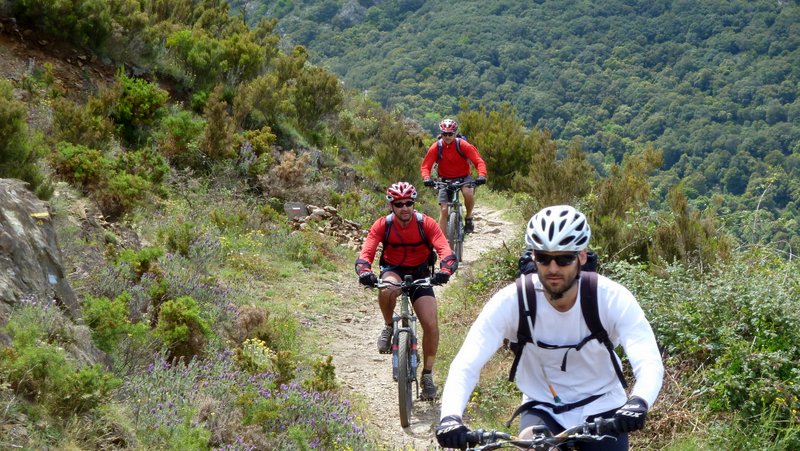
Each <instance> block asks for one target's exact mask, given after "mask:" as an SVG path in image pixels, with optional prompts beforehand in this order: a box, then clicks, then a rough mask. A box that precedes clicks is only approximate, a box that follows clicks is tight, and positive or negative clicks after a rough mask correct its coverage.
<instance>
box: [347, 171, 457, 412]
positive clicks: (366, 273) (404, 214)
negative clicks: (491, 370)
mask: <svg viewBox="0 0 800 451" xmlns="http://www.w3.org/2000/svg"><path fill="white" fill-rule="evenodd" d="M416 198H417V190H416V189H415V188H414V186H413V185H411V184H410V183H406V182H397V183H395V184H393V185H392V186H390V187H389V189H388V190H386V199H387V200H388V201H389V209H390V210H391V213H390V214H389V215H387V216H383V217H380V218H378V220H376V221H375V222H374V223H373V224H372V227H370V229H369V234H368V235H367V238H366V239H365V240H364V245H363V246H362V247H361V252H360V253H359V255H358V258H357V259H356V274H358V281H359V282H360V283H361V284H362V285H366V286H370V287H371V286H375V284H376V283H377V282H378V278H377V276H375V273H373V272H372V261H373V260H374V259H375V253H376V251H377V249H378V245H379V244H381V243H383V253H382V254H381V257H380V277H381V279H388V280H393V281H395V282H402V280H403V277H405V275H406V274H410V275H411V276H412V277H413V278H414V279H422V278H425V277H429V276H431V272H430V268H429V266H430V263H429V258H430V257H431V252H433V250H434V249H435V252H436V254H438V256H439V260H440V262H441V263H440V265H439V270H438V271H436V273H434V274H433V277H431V282H432V283H433V284H435V285H443V284H445V283H447V281H448V280H449V279H450V276H451V275H452V274H453V273H454V272H455V270H456V269H457V268H458V259H457V258H456V256H455V255H454V254H453V251H452V250H451V249H450V245H449V244H448V243H447V238H446V237H445V236H444V233H442V229H440V228H439V225H438V224H437V223H436V221H435V220H434V219H433V218H431V217H429V216H426V215H424V214H422V213H418V212H417V211H416V210H414V202H415V200H416ZM387 222H388V223H389V226H388V227H389V233H388V235H387V234H386V229H387ZM384 239H385V241H384ZM399 294H400V290H399V289H397V288H394V287H392V288H384V289H381V290H380V292H378V304H379V305H380V308H381V313H382V314H383V320H384V323H385V324H386V326H385V327H384V328H383V330H382V331H381V335H380V338H378V352H380V353H382V354H388V353H390V352H391V344H392V316H393V313H394V307H395V304H396V302H397V296H398V295H399ZM411 305H412V306H413V308H414V312H415V313H416V314H417V317H418V318H419V322H420V324H421V325H422V331H423V336H422V351H423V356H424V362H423V369H422V378H421V384H422V395H421V397H422V398H423V399H435V398H436V385H435V384H434V383H433V373H432V372H433V363H434V361H435V360H436V351H437V350H438V348H439V323H438V319H437V311H436V297H435V295H434V293H433V288H418V289H416V290H415V291H414V293H413V295H412V296H411Z"/></svg>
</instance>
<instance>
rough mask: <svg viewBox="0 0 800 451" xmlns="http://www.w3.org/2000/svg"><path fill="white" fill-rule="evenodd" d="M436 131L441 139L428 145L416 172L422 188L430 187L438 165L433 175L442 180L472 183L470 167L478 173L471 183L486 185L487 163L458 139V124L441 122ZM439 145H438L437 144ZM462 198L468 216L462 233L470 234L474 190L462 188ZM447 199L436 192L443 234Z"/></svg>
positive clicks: (444, 194)
mask: <svg viewBox="0 0 800 451" xmlns="http://www.w3.org/2000/svg"><path fill="white" fill-rule="evenodd" d="M439 131H440V132H441V138H439V139H437V140H436V142H435V143H433V144H431V147H430V148H428V153H427V154H425V158H424V159H423V160H422V165H420V167H419V172H420V174H421V175H422V179H423V180H424V183H425V186H433V180H431V171H432V170H433V165H434V164H437V163H438V168H437V170H436V172H437V173H438V174H439V178H441V179H442V180H444V181H446V180H452V179H455V180H458V181H466V182H471V181H473V178H472V176H471V175H470V169H469V163H470V162H472V165H473V166H475V169H477V170H478V178H477V179H475V180H474V182H475V184H476V185H483V184H484V183H486V163H484V162H483V158H481V155H480V154H479V153H478V149H477V148H475V146H473V145H472V144H470V143H468V142H467V140H466V139H463V138H462V137H461V136H457V135H456V133H457V132H458V123H457V122H456V121H454V120H453V119H444V120H443V121H442V122H440V123H439ZM440 141H441V142H440ZM440 144H441V147H442V152H441V157H440V156H439V145H440ZM461 194H462V195H464V207H465V208H466V209H467V214H466V216H465V217H464V233H472V232H473V230H474V229H475V226H474V225H473V224H472V207H474V206H475V188H471V187H466V186H465V187H464V188H461ZM448 199H449V196H448V195H447V190H446V189H441V190H439V208H440V211H439V227H441V228H442V230H447V201H448Z"/></svg>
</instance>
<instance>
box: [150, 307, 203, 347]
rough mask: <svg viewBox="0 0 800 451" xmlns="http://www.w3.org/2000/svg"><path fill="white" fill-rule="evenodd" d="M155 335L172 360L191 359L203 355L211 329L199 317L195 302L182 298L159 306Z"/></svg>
mask: <svg viewBox="0 0 800 451" xmlns="http://www.w3.org/2000/svg"><path fill="white" fill-rule="evenodd" d="M155 333H156V335H157V336H158V337H159V338H161V340H162V341H163V342H164V343H165V344H166V345H167V347H168V348H169V351H170V354H171V356H172V357H173V358H180V357H185V358H192V357H194V356H198V355H201V354H202V353H203V348H204V347H205V344H206V341H207V340H208V338H209V337H210V336H211V327H209V325H208V322H207V321H206V320H205V319H203V318H202V317H201V315H200V306H199V305H198V304H197V301H195V300H194V299H192V298H191V297H189V296H183V297H180V298H178V299H174V300H169V301H166V302H164V303H163V304H162V305H161V309H160V310H159V313H158V325H157V326H156V331H155Z"/></svg>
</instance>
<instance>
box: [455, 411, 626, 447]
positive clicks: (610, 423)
mask: <svg viewBox="0 0 800 451" xmlns="http://www.w3.org/2000/svg"><path fill="white" fill-rule="evenodd" d="M617 432H618V428H617V420H615V419H613V418H595V419H594V420H593V421H588V422H586V423H581V424H579V425H576V426H573V427H571V428H568V429H565V430H564V431H562V432H560V433H558V434H556V435H553V434H552V433H551V432H550V430H549V429H547V428H546V427H544V426H542V427H541V429H538V428H536V429H534V437H533V438H530V439H520V438H518V437H514V436H512V435H511V434H508V433H505V432H501V431H496V430H493V431H484V430H483V429H476V430H474V431H469V432H467V443H468V444H469V445H470V446H474V445H482V446H479V447H477V448H468V449H471V450H474V451H478V450H481V451H487V450H491V449H497V448H501V447H503V446H504V445H513V446H518V447H520V448H522V449H540V447H547V449H549V447H551V446H557V445H560V444H563V443H565V442H592V441H600V440H605V439H607V438H614V437H613V436H611V435H608V433H617ZM541 449H545V448H541Z"/></svg>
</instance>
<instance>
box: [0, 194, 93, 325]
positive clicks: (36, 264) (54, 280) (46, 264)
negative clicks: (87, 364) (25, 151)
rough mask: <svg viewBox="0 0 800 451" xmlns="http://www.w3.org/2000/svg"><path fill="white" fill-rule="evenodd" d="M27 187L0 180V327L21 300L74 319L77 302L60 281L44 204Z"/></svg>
mask: <svg viewBox="0 0 800 451" xmlns="http://www.w3.org/2000/svg"><path fill="white" fill-rule="evenodd" d="M26 185H27V184H26V183H25V182H22V181H20V180H15V179H0V323H3V322H5V319H6V318H7V315H8V311H9V309H10V308H11V307H12V306H14V305H15V304H17V303H19V302H23V301H31V302H38V303H50V302H52V303H55V304H56V305H58V306H59V307H61V309H62V310H63V311H64V312H65V314H67V315H68V316H69V317H70V318H72V319H73V320H77V319H78V318H80V309H79V306H78V300H77V298H76V296H75V293H74V292H73V291H72V288H71V287H70V285H69V283H68V282H67V280H66V279H65V278H64V270H63V268H62V265H61V251H60V249H59V247H58V240H57V239H56V232H55V229H54V228H53V224H52V221H51V218H50V211H49V208H48V205H47V203H46V202H43V201H42V200H40V199H38V198H37V197H36V196H35V195H34V194H33V193H32V192H30V191H29V190H28V189H27V187H26Z"/></svg>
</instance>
